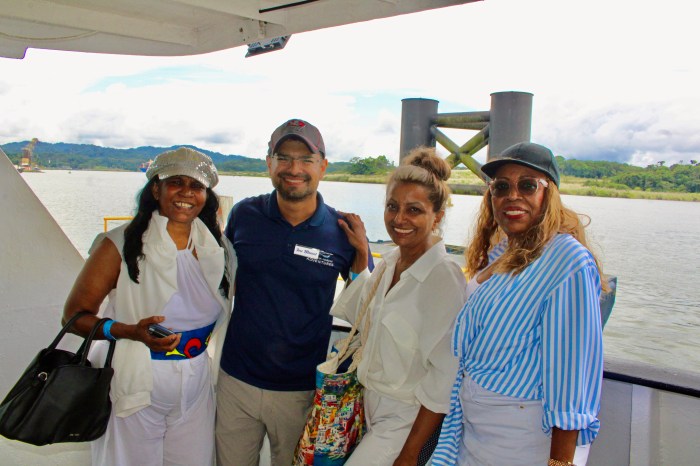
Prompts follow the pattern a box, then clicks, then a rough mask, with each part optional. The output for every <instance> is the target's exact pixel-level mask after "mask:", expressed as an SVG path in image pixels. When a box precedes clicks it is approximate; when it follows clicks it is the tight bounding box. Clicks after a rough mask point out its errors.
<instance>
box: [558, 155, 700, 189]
mask: <svg viewBox="0 0 700 466" xmlns="http://www.w3.org/2000/svg"><path fill="white" fill-rule="evenodd" d="M557 163H558V164H559V168H561V171H562V174H564V175H568V176H575V177H578V178H588V179H591V180H597V181H596V182H591V183H590V184H591V185H596V186H601V187H610V188H618V189H619V188H629V189H640V190H642V191H658V192H662V191H663V192H687V193H700V163H698V161H697V160H690V161H688V163H683V162H680V163H676V164H673V165H671V166H670V167H669V166H666V163H665V162H664V161H661V162H658V163H656V164H653V165H649V166H647V167H636V166H634V165H628V164H626V163H618V162H607V161H592V160H576V159H565V158H564V157H561V156H557Z"/></svg>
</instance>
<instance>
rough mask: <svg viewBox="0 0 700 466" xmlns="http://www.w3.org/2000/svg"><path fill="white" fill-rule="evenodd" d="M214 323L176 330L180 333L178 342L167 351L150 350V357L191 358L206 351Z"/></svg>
mask: <svg viewBox="0 0 700 466" xmlns="http://www.w3.org/2000/svg"><path fill="white" fill-rule="evenodd" d="M215 324H216V322H214V323H212V324H209V325H207V326H206V327H202V328H196V329H194V330H187V331H185V332H177V333H179V334H180V344H179V345H177V347H176V348H175V349H173V350H172V351H168V352H165V351H153V350H151V359H169V360H172V359H191V358H195V357H197V356H199V355H200V354H202V353H203V352H204V351H206V349H207V345H209V339H210V338H211V334H212V332H213V331H214V325H215Z"/></svg>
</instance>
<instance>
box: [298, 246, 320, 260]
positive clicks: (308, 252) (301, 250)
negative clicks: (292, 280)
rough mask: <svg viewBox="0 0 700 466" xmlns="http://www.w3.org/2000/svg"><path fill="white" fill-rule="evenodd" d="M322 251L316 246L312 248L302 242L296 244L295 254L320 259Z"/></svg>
mask: <svg viewBox="0 0 700 466" xmlns="http://www.w3.org/2000/svg"><path fill="white" fill-rule="evenodd" d="M320 252H321V251H320V250H318V249H316V248H310V247H308V246H302V245H301V244H297V245H296V246H294V255H295V256H302V257H306V258H308V259H318V255H319V253H320Z"/></svg>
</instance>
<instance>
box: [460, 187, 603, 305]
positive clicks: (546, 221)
mask: <svg viewBox="0 0 700 466" xmlns="http://www.w3.org/2000/svg"><path fill="white" fill-rule="evenodd" d="M543 205H544V213H543V215H542V217H541V219H540V220H539V221H538V222H537V223H536V224H535V225H533V226H532V227H531V228H530V229H529V230H528V231H526V232H525V233H524V234H522V235H519V236H517V237H514V238H509V239H508V247H507V248H506V250H505V251H504V252H503V254H502V255H501V256H500V257H499V258H498V260H497V261H496V262H495V263H494V266H493V267H494V268H493V273H512V274H513V275H517V274H519V273H520V272H522V271H523V270H524V269H525V268H526V267H527V266H528V265H530V264H531V263H532V262H533V261H534V260H535V259H537V258H538V257H540V255H541V254H542V250H543V249H544V247H545V245H546V244H547V243H549V241H550V240H551V239H552V238H553V237H554V236H555V235H557V234H559V233H568V234H570V235H571V236H573V237H574V238H576V240H577V241H578V242H579V243H581V244H582V245H583V246H584V247H585V248H586V249H588V250H589V251H591V248H590V247H589V245H588V241H587V239H586V231H585V228H586V227H587V226H588V224H590V217H588V216H586V215H582V214H577V213H576V212H574V211H573V210H571V209H569V208H568V207H566V206H564V204H563V203H562V201H561V195H560V193H559V189H558V188H557V186H556V184H554V183H551V182H550V183H549V186H548V187H547V189H546V190H545V196H544V200H543ZM582 218H583V219H585V223H584V221H582ZM504 238H505V233H504V232H503V230H502V229H501V228H500V227H499V226H498V223H496V218H495V216H494V214H493V206H492V203H491V191H490V190H488V189H487V190H486V192H485V193H484V197H483V200H482V202H481V207H480V210H479V215H478V217H477V222H476V225H475V228H474V237H473V239H472V240H471V242H470V243H469V246H468V247H467V249H466V251H465V254H464V255H465V259H466V275H467V279H471V278H472V277H473V276H474V275H476V274H477V273H478V272H479V271H480V270H483V269H485V268H486V267H487V266H488V265H489V258H488V253H489V251H490V250H491V248H493V247H494V246H495V245H496V244H498V243H499V242H500V241H501V240H502V239H504ZM591 254H592V255H593V259H594V260H595V263H596V266H597V267H598V273H599V274H600V279H601V280H600V281H601V284H602V286H603V290H604V291H608V290H609V286H608V283H607V280H604V279H603V270H602V266H601V264H600V261H599V260H598V258H597V257H596V255H595V254H594V253H593V251H591Z"/></svg>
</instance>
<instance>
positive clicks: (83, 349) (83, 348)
mask: <svg viewBox="0 0 700 466" xmlns="http://www.w3.org/2000/svg"><path fill="white" fill-rule="evenodd" d="M88 314H92V313H91V312H88V311H80V312H77V313H76V314H75V315H73V317H71V318H70V319H69V320H68V322H66V325H64V326H63V328H62V329H61V331H60V332H58V335H56V338H54V340H53V342H51V344H50V345H49V346H48V348H47V349H50V350H54V349H56V346H58V344H59V343H60V341H61V340H62V339H63V337H64V336H65V334H66V333H67V332H68V330H70V328H71V327H72V326H73V324H74V323H75V322H76V321H77V320H78V319H79V318H81V317H82V316H84V315H88ZM108 320H110V319H107V318H104V317H103V318H102V319H100V320H98V321H97V322H96V323H95V325H93V327H92V330H90V334H89V335H88V336H87V338H85V339H84V340H83V343H82V345H80V348H79V349H78V352H77V354H79V355H81V357H80V365H82V366H85V365H87V355H88V353H89V352H90V345H91V344H92V340H93V339H94V338H95V334H96V333H97V329H99V328H100V327H101V326H102V325H103V324H104V323H105V322H106V321H108ZM114 344H115V342H114V341H110V342H109V351H108V352H107V358H106V360H105V364H104V367H110V366H111V365H112V355H113V354H114Z"/></svg>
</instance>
